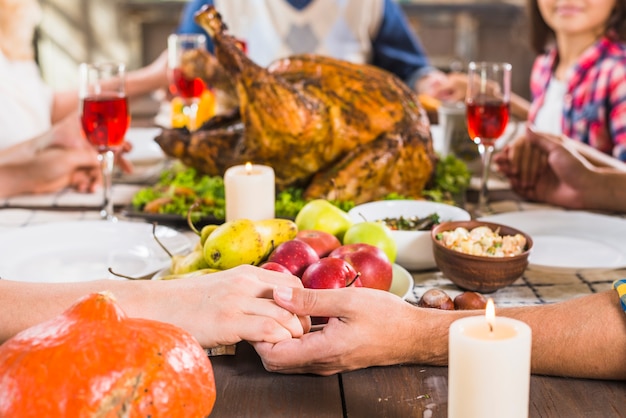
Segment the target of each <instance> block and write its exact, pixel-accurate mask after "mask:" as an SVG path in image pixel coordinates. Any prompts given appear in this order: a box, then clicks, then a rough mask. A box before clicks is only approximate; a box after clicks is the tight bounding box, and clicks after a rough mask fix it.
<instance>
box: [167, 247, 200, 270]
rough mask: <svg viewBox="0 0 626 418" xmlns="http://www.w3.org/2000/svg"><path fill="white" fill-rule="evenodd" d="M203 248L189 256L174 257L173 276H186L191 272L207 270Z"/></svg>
mask: <svg viewBox="0 0 626 418" xmlns="http://www.w3.org/2000/svg"><path fill="white" fill-rule="evenodd" d="M207 267H208V265H207V263H206V260H205V259H204V252H203V249H202V247H200V248H199V249H196V250H194V251H192V252H190V253H189V254H187V255H183V256H181V255H175V256H173V257H172V264H171V265H170V272H171V273H172V274H185V273H189V272H191V271H196V270H200V269H204V268H207Z"/></svg>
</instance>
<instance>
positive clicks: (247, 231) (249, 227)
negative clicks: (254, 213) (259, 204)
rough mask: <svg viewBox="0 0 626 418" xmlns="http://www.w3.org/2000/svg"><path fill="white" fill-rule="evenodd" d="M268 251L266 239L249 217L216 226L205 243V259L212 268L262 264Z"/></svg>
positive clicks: (222, 268) (223, 268) (219, 268)
mask: <svg viewBox="0 0 626 418" xmlns="http://www.w3.org/2000/svg"><path fill="white" fill-rule="evenodd" d="M266 251H267V244H266V239H265V237H263V235H262V234H261V233H260V232H259V229H258V228H257V227H256V226H255V224H254V222H253V221H251V220H249V219H237V220H235V221H228V222H225V223H223V224H222V225H220V226H218V227H217V228H215V230H214V231H213V232H212V233H211V235H209V237H208V238H207V240H206V241H205V243H204V259H205V260H206V262H207V264H208V266H209V267H210V268H215V269H218V270H227V269H229V268H233V267H236V266H239V265H241V264H253V265H258V264H260V263H261V262H262V261H263V260H264V258H265V256H266Z"/></svg>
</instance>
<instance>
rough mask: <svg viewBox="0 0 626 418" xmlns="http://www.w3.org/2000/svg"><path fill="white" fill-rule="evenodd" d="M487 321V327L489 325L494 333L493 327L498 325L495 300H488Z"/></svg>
mask: <svg viewBox="0 0 626 418" xmlns="http://www.w3.org/2000/svg"><path fill="white" fill-rule="evenodd" d="M485 319H486V320H487V325H489V331H491V332H493V326H494V325H495V323H496V307H495V305H494V303H493V299H491V298H489V299H488V300H487V307H486V308H485Z"/></svg>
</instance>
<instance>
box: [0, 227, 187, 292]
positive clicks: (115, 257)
mask: <svg viewBox="0 0 626 418" xmlns="http://www.w3.org/2000/svg"><path fill="white" fill-rule="evenodd" d="M156 236H157V237H158V238H159V241H161V243H163V245H164V246H165V247H166V248H167V249H168V250H169V251H170V252H171V253H172V254H179V253H184V252H187V251H189V250H191V248H192V243H191V241H190V240H189V239H188V238H187V237H186V236H185V235H182V234H181V233H179V232H177V231H175V230H174V229H171V228H168V227H165V226H158V227H157V228H156ZM0 254H2V256H1V258H0V277H2V278H5V279H9V280H17V281H27V282H78V281H88V280H95V279H103V278H116V276H113V275H111V274H110V273H109V272H108V268H109V267H111V268H112V269H113V271H115V272H117V273H121V274H124V275H127V276H132V277H137V276H142V275H145V274H149V273H151V272H154V271H157V270H159V269H162V268H164V267H166V266H168V265H169V263H170V258H169V256H168V255H167V253H166V252H165V251H164V250H163V249H162V248H161V247H160V246H159V245H158V243H157V242H156V240H155V239H154V237H153V236H152V225H151V224H148V223H139V222H124V221H118V222H106V221H78V222H57V223H49V224H41V225H33V226H27V227H23V228H18V229H14V230H10V231H6V232H3V233H2V234H0Z"/></svg>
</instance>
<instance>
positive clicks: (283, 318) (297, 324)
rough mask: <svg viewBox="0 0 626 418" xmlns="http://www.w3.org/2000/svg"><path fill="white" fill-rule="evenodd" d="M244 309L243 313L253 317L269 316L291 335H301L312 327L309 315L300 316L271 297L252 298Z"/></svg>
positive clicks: (270, 324)
mask: <svg viewBox="0 0 626 418" xmlns="http://www.w3.org/2000/svg"><path fill="white" fill-rule="evenodd" d="M242 309H243V313H244V314H246V315H248V316H251V317H259V316H261V317H267V318H270V319H271V320H272V321H273V322H276V323H278V324H280V325H281V327H283V328H285V329H287V330H288V331H289V332H290V336H293V337H301V336H302V335H303V334H304V332H305V330H306V331H308V330H309V329H310V328H311V325H310V324H311V322H310V320H309V319H308V317H302V318H300V317H298V316H297V315H295V314H294V313H291V312H289V311H288V310H286V309H284V308H282V307H280V306H278V305H277V304H276V302H275V301H273V300H271V299H261V298H251V299H250V300H247V301H246V303H245V305H244V307H243V308H242ZM267 325H268V327H270V328H272V327H273V324H272V323H268V324H267Z"/></svg>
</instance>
